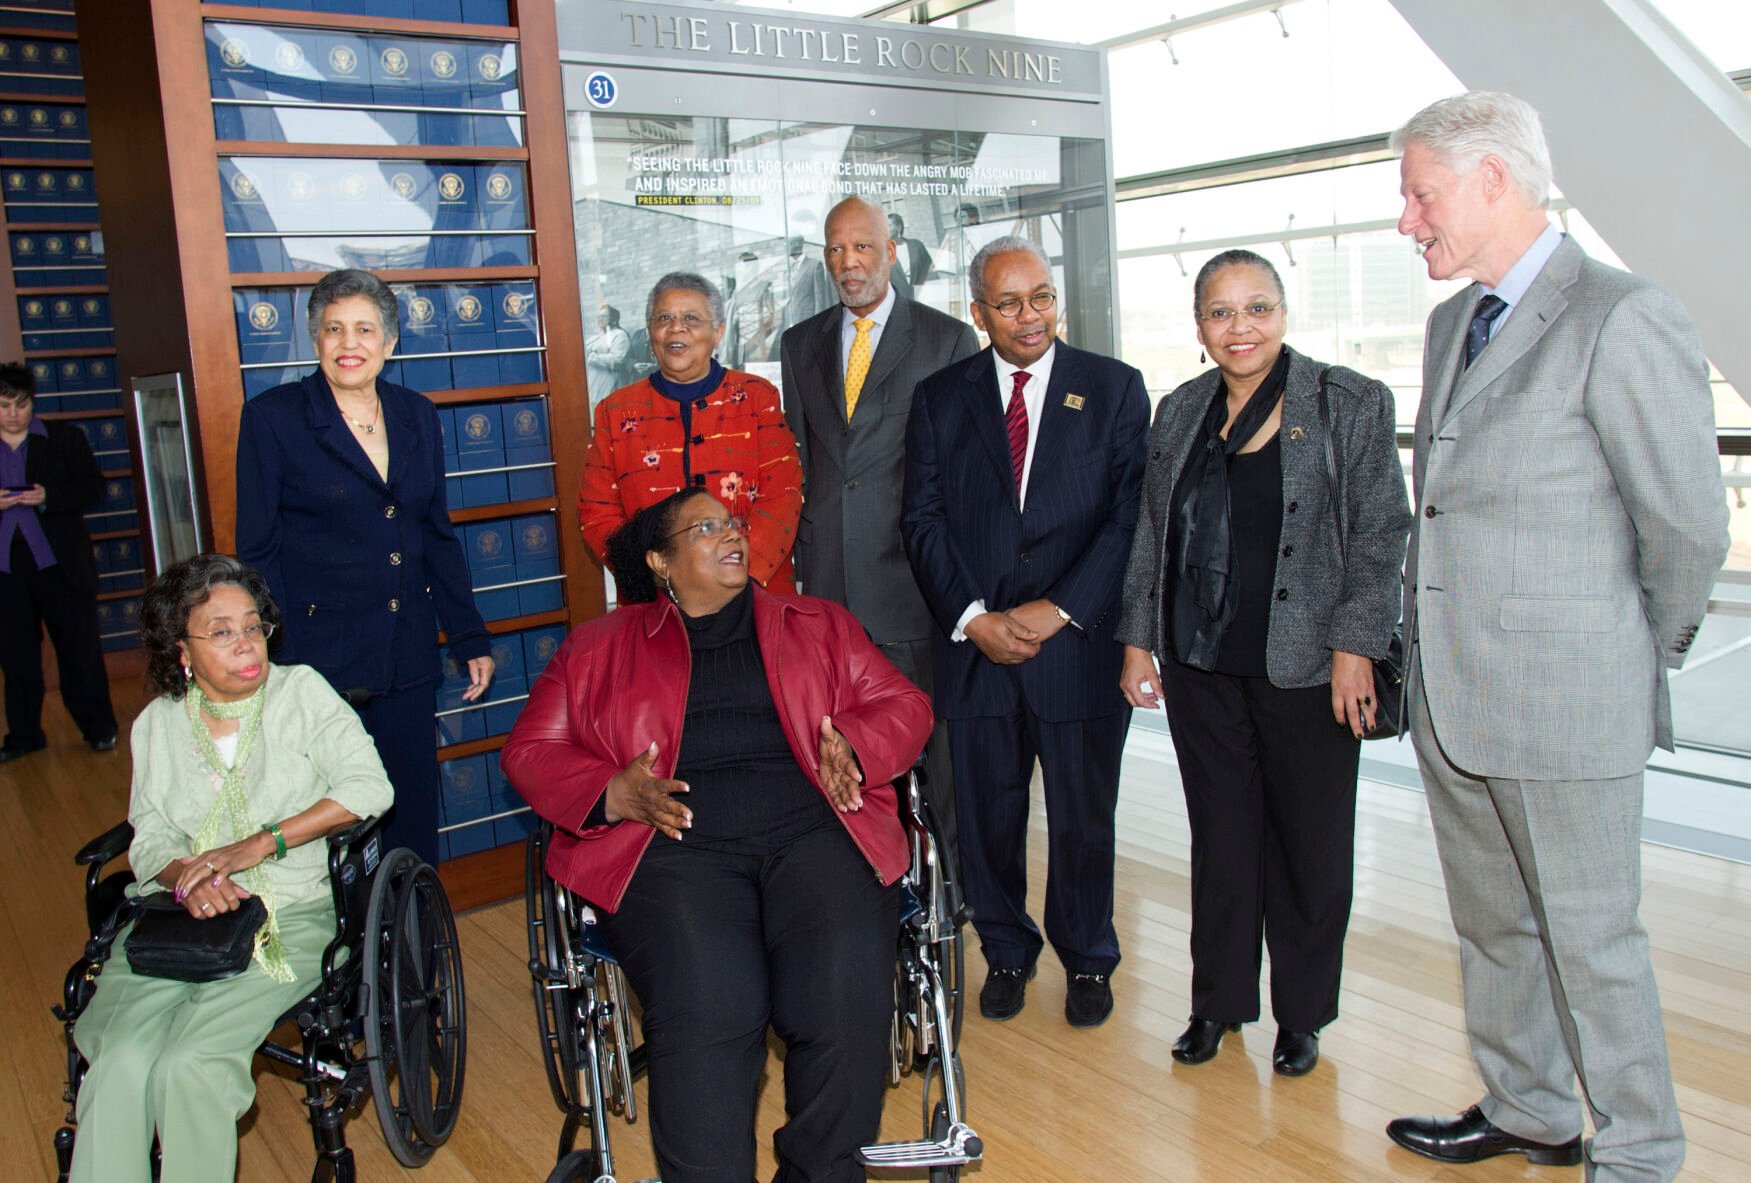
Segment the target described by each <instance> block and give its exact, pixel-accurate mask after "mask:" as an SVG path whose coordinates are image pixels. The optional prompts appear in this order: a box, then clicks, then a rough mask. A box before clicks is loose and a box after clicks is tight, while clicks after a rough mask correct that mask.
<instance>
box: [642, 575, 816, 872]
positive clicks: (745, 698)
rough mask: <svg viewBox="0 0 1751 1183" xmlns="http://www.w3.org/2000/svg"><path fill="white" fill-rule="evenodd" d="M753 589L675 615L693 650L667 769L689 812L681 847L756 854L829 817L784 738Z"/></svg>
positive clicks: (767, 850)
mask: <svg viewBox="0 0 1751 1183" xmlns="http://www.w3.org/2000/svg"><path fill="white" fill-rule="evenodd" d="M753 586H754V585H753V583H752V582H750V583H749V584H748V586H747V587H746V588H744V589H743V590H742V591H741V593H740V594H738V595H737V596H736V598H735V599H733V600H731V601H730V602H729V604H727V605H726V606H725V607H724V608H723V609H721V610H720V611H718V612H716V613H713V614H712V615H710V616H699V617H692V616H687V615H686V614H685V613H683V614H682V617H681V619H682V620H683V621H684V622H685V623H686V625H687V639H688V643H689V646H690V648H691V649H692V652H693V674H692V677H691V678H689V679H688V683H687V710H686V714H685V715H684V717H683V722H682V726H681V750H680V753H679V756H678V760H677V763H676V767H675V773H674V775H675V779H676V780H681V781H685V782H686V783H687V786H688V788H689V790H690V791H689V792H688V793H686V794H684V795H683V796H682V798H681V800H682V803H683V804H685V805H686V806H687V808H689V809H691V810H692V811H693V828H692V829H690V830H688V831H686V834H685V837H683V839H682V843H681V844H682V845H683V846H692V847H701V848H706V849H715V850H725V851H729V852H731V853H737V854H765V853H768V852H770V851H772V850H775V849H777V848H779V847H781V846H784V845H785V844H787V843H789V842H791V841H794V840H795V839H796V838H798V837H800V836H802V835H803V834H805V833H807V832H808V831H810V830H812V829H814V828H815V827H816V826H818V825H822V824H824V823H826V824H832V823H833V822H834V821H835V819H834V817H833V809H832V806H830V805H829V804H827V800H826V798H825V797H823V796H822V795H821V792H820V790H818V789H816V788H815V786H814V785H813V784H812V783H810V781H809V778H808V777H807V776H806V775H805V774H804V772H803V770H802V768H801V767H799V766H798V764H797V762H796V756H795V755H794V754H793V753H792V752H791V750H790V744H789V743H787V742H786V741H785V738H784V728H783V726H782V725H781V724H780V722H779V718H778V708H777V706H776V705H775V704H774V703H773V701H772V691H771V688H770V687H769V686H768V685H767V682H766V665H765V662H764V660H763V659H762V657H761V654H760V642H759V639H758V638H757V637H756V636H755V633H754V592H753Z"/></svg>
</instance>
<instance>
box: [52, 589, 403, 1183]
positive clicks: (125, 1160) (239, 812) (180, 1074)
mask: <svg viewBox="0 0 1751 1183" xmlns="http://www.w3.org/2000/svg"><path fill="white" fill-rule="evenodd" d="M279 617H280V614H279V609H278V608H277V607H276V606H275V605H274V601H273V598H272V597H271V596H269V595H268V591H267V581H266V580H265V579H264V578H263V577H262V576H261V574H260V573H259V572H257V571H255V570H253V569H252V568H250V567H248V566H246V565H244V564H243V563H240V562H238V561H237V560H236V559H234V558H232V557H231V556H230V555H219V554H203V555H196V556H195V557H194V558H191V559H185V560H183V561H182V562H180V563H177V564H175V565H174V566H172V567H170V568H169V569H168V570H166V571H165V572H164V573H163V574H162V575H160V576H159V577H158V579H157V580H156V581H154V582H153V584H152V585H151V586H150V587H148V588H147V589H146V594H145V597H144V599H143V600H142V602H141V606H140V640H141V643H142V644H143V645H144V646H145V648H146V660H147V669H148V673H149V677H150V679H151V682H152V685H153V686H154V687H155V688H156V689H157V690H158V692H159V694H158V697H156V698H154V699H153V700H152V701H151V702H149V703H147V704H146V708H145V709H144V710H143V711H141V712H140V717H139V718H138V719H136V720H135V721H134V730H133V735H132V739H131V741H130V743H131V750H132V752H133V756H134V780H133V785H132V788H131V790H130V796H129V800H128V821H129V822H131V823H132V824H133V827H134V840H133V844H132V845H131V846H130V847H129V848H128V862H129V863H130V864H132V866H133V869H134V875H135V877H136V879H137V883H136V885H135V886H134V887H133V888H132V889H131V890H132V891H133V892H134V893H135V894H138V895H148V894H154V893H160V892H170V893H172V894H173V896H174V898H175V900H176V901H177V902H179V903H181V904H182V906H183V907H184V908H186V909H187V910H188V914H189V915H190V916H192V917H194V918H195V919H196V920H201V921H207V922H211V921H213V920H214V918H216V917H218V916H220V915H222V914H223V913H226V912H231V911H234V910H235V909H236V908H237V907H238V906H239V905H240V904H241V903H242V902H244V901H246V900H248V899H249V898H250V897H252V896H253V897H256V898H259V899H260V900H261V901H262V903H263V904H265V905H266V910H267V920H266V922H265V923H264V924H263V925H262V927H261V929H260V931H259V932H258V933H257V936H256V945H255V954H254V957H253V959H252V960H251V962H250V964H249V965H248V966H247V967H246V968H245V969H244V971H243V972H242V973H241V974H239V975H237V976H236V977H232V978H226V979H224V980H223V981H217V982H181V981H170V980H168V979H164V978H156V977H148V976H146V975H144V974H139V973H135V972H134V971H133V969H132V967H131V966H130V965H129V963H128V955H127V948H126V946H127V931H126V930H124V932H123V933H122V934H121V935H120V936H118V938H117V939H116V942H115V945H114V947H113V951H112V952H111V955H110V958H109V960H108V961H107V962H106V963H105V964H104V967H103V973H102V976H101V977H100V978H99V979H98V983H97V990H96V993H95V994H94V995H93V996H92V999H91V1004H90V1006H88V1007H87V1008H86V1011H85V1013H84V1014H83V1015H81V1016H80V1018H79V1022H78V1024H77V1026H76V1027H75V1028H74V1033H73V1036H74V1040H75V1042H77V1043H78V1045H79V1050H80V1051H81V1052H83V1053H84V1054H85V1057H86V1059H88V1060H89V1061H90V1062H91V1068H90V1070H89V1071H88V1072H87V1073H86V1075H85V1081H84V1084H83V1085H82V1086H81V1087H80V1089H79V1105H78V1120H79V1139H78V1142H77V1143H76V1145H75V1146H74V1151H73V1171H72V1178H73V1179H74V1180H76V1181H80V1183H86V1181H92V1183H95V1181H96V1180H102V1181H103V1183H135V1181H137V1183H147V1180H149V1179H150V1178H151V1177H152V1172H151V1151H152V1140H153V1137H154V1135H156V1137H157V1139H158V1144H159V1147H160V1149H161V1151H162V1155H163V1168H162V1177H163V1178H165V1179H175V1180H178V1183H182V1181H184V1180H193V1181H195V1183H202V1181H211V1183H221V1181H225V1183H229V1180H231V1179H232V1178H233V1176H234V1175H235V1173H236V1162H237V1120H238V1119H239V1118H240V1117H242V1116H243V1114H244V1113H245V1112H246V1111H247V1110H248V1109H249V1107H250V1105H251V1104H252V1103H253V1101H254V1099H255V1082H254V1080H253V1079H252V1077H251V1075H250V1060H251V1059H252V1057H253V1055H254V1053H255V1049H256V1047H257V1046H259V1045H260V1043H261V1041H262V1040H263V1039H264V1038H266V1037H267V1033H268V1031H269V1030H271V1029H272V1027H273V1025H274V1023H275V1021H276V1020H277V1019H278V1018H279V1016H280V1014H281V1013H283V1012H284V1011H285V1009H286V1008H287V1007H289V1006H291V1005H292V1004H293V1003H295V1002H297V1000H298V999H299V998H301V997H303V996H304V995H306V994H308V993H309V992H310V991H311V990H312V989H314V988H315V986H316V984H317V981H318V980H319V978H320V976H321V960H322V952H323V949H324V948H326V947H327V945H328V942H329V941H330V940H331V939H333V937H334V931H335V917H334V905H333V900H332V895H331V893H330V890H329V886H328V859H327V843H326V842H325V841H324V839H325V838H326V837H327V835H328V834H329V833H331V832H332V831H334V830H337V829H339V828H341V827H342V826H345V825H348V824H350V823H352V822H355V821H357V820H359V819H360V818H362V817H370V816H374V815H377V814H381V813H382V812H383V811H384V810H385V809H387V808H388V807H389V805H390V802H391V801H392V800H393V793H392V792H391V790H390V787H389V780H388V778H387V777H386V776H385V775H384V773H383V764H382V761H380V760H379V759H378V758H377V749H376V747H375V746H374V745H373V744H372V742H371V737H370V736H369V735H367V734H366V733H365V729H364V727H363V725H361V724H360V722H359V719H358V716H357V714H356V713H355V712H354V711H353V710H352V708H350V707H348V706H347V704H346V703H345V702H343V701H342V700H341V698H340V696H339V695H337V694H336V693H335V692H334V691H333V690H331V689H330V688H329V685H328V683H327V682H326V681H324V680H323V678H322V675H321V674H318V673H317V672H316V671H315V670H313V669H311V668H310V667H308V666H300V665H290V666H280V665H273V664H271V663H270V662H269V661H268V640H269V638H270V637H272V636H273V635H274V629H275V627H276V625H277V624H278V622H279Z"/></svg>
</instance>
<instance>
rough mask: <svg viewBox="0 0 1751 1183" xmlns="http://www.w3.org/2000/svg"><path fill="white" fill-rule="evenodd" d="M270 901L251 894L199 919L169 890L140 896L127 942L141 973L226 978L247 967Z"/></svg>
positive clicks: (180, 979)
mask: <svg viewBox="0 0 1751 1183" xmlns="http://www.w3.org/2000/svg"><path fill="white" fill-rule="evenodd" d="M267 918H268V910H267V905H266V904H264V903H262V902H261V897H259V896H253V895H252V896H250V897H249V898H248V899H246V900H244V901H242V903H240V904H239V905H238V906H237V907H236V908H235V909H234V910H232V911H230V912H221V913H219V914H218V915H217V916H214V917H211V918H210V919H207V920H196V919H195V918H194V917H193V916H190V915H189V914H188V909H187V908H185V907H183V906H182V905H181V904H179V903H177V902H176V901H175V900H174V899H172V898H171V896H170V894H169V893H168V892H162V893H154V894H152V895H149V896H145V897H143V898H142V899H141V900H140V901H139V919H138V920H136V921H135V922H134V931H133V932H131V933H129V934H128V939H127V940H126V941H125V942H124V943H123V948H125V949H126V950H127V951H128V964H129V965H130V966H132V967H133V970H134V972H135V973H137V974H145V975H146V976H147V977H152V978H169V979H170V980H171V981H173V982H222V981H224V980H225V979H226V978H234V977H236V976H237V975H238V974H240V973H242V972H243V971H244V970H245V969H247V968H248V967H249V959H250V958H251V957H253V956H254V955H255V934H256V933H257V932H260V931H261V926H262V925H263V924H266V923H267Z"/></svg>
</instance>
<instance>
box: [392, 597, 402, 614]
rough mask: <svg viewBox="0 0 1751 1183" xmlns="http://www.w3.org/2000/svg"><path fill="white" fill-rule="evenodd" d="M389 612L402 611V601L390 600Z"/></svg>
mask: <svg viewBox="0 0 1751 1183" xmlns="http://www.w3.org/2000/svg"><path fill="white" fill-rule="evenodd" d="M389 610H390V611H391V612H399V611H401V601H400V600H390V601H389Z"/></svg>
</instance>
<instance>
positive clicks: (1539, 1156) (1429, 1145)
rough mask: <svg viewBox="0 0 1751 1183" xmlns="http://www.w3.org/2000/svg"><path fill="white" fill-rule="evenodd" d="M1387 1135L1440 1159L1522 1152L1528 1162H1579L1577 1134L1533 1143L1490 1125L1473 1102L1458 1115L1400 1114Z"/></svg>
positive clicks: (1549, 1164)
mask: <svg viewBox="0 0 1751 1183" xmlns="http://www.w3.org/2000/svg"><path fill="white" fill-rule="evenodd" d="M1386 1136H1387V1137H1388V1138H1391V1139H1392V1140H1393V1141H1394V1142H1397V1143H1398V1144H1399V1145H1400V1146H1403V1147H1404V1148H1405V1149H1406V1150H1411V1151H1415V1152H1416V1153H1417V1154H1420V1155H1422V1156H1423V1157H1424V1158H1435V1159H1439V1160H1441V1161H1442V1162H1477V1161H1478V1160H1479V1159H1485V1158H1494V1157H1495V1156H1496V1155H1498V1154H1524V1155H1525V1156H1526V1161H1527V1162H1532V1163H1537V1164H1538V1165H1539V1166H1545V1167H1574V1166H1579V1165H1580V1164H1581V1139H1580V1136H1579V1135H1576V1136H1575V1137H1573V1138H1570V1139H1569V1140H1568V1141H1567V1142H1534V1141H1533V1140H1532V1139H1531V1138H1520V1137H1516V1136H1515V1135H1513V1134H1510V1133H1508V1132H1507V1131H1506V1130H1503V1129H1498V1128H1496V1127H1495V1126H1493V1125H1491V1124H1490V1119H1489V1118H1487V1117H1485V1116H1484V1115H1483V1110H1482V1109H1479V1108H1478V1107H1477V1106H1476V1105H1473V1106H1472V1107H1471V1108H1470V1109H1467V1110H1466V1111H1465V1112H1464V1113H1461V1114H1460V1115H1459V1116H1458V1117H1400V1118H1396V1119H1394V1120H1393V1121H1390V1122H1388V1123H1387V1125H1386Z"/></svg>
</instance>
